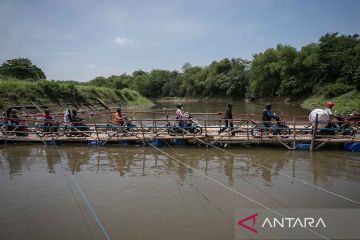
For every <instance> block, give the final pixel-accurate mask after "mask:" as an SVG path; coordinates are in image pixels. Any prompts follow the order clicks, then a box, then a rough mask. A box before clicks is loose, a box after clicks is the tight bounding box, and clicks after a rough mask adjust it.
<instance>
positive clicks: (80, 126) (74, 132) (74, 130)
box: [64, 118, 90, 137]
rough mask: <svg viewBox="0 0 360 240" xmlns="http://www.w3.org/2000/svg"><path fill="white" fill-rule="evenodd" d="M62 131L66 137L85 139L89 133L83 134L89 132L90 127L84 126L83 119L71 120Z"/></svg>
mask: <svg viewBox="0 0 360 240" xmlns="http://www.w3.org/2000/svg"><path fill="white" fill-rule="evenodd" d="M64 131H65V135H66V136H67V137H75V136H77V137H86V136H88V135H89V134H90V133H84V132H88V131H90V127H88V126H87V125H86V123H85V120H84V119H81V118H78V119H75V120H73V121H72V122H71V124H70V125H68V126H65V129H64Z"/></svg>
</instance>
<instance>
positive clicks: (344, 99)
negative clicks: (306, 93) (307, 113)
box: [301, 90, 360, 114]
mask: <svg viewBox="0 0 360 240" xmlns="http://www.w3.org/2000/svg"><path fill="white" fill-rule="evenodd" d="M330 100H331V101H333V102H334V103H335V107H334V109H335V111H336V112H337V113H339V114H351V113H358V112H359V111H360V93H359V92H358V91H356V90H353V91H350V92H348V93H345V94H343V95H340V96H338V97H334V98H332V99H328V98H325V97H324V96H322V95H318V96H312V97H310V98H308V99H306V100H305V101H304V102H303V103H302V104H301V106H302V107H303V108H305V109H309V110H312V109H315V108H324V106H326V102H328V101H330Z"/></svg>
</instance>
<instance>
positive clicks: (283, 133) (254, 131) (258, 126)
mask: <svg viewBox="0 0 360 240" xmlns="http://www.w3.org/2000/svg"><path fill="white" fill-rule="evenodd" d="M270 133H272V135H278V136H280V137H282V138H288V137H289V136H290V135H291V130H290V128H289V127H288V126H287V125H286V124H285V122H282V121H280V119H279V118H276V123H275V124H274V125H272V126H271V123H270V127H269V126H267V124H266V123H262V122H261V123H258V122H253V126H252V127H251V135H252V136H253V137H255V138H259V137H261V136H263V135H264V134H265V135H269V134H270Z"/></svg>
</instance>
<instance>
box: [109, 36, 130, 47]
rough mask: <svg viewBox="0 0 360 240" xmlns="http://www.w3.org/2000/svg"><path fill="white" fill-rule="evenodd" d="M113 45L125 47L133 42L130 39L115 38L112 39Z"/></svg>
mask: <svg viewBox="0 0 360 240" xmlns="http://www.w3.org/2000/svg"><path fill="white" fill-rule="evenodd" d="M113 43H114V44H117V45H119V46H125V45H130V44H133V43H134V41H133V40H131V39H128V38H126V37H120V36H117V37H115V38H114V40H113Z"/></svg>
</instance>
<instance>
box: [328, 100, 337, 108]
mask: <svg viewBox="0 0 360 240" xmlns="http://www.w3.org/2000/svg"><path fill="white" fill-rule="evenodd" d="M326 106H327V107H328V108H332V107H333V106H335V103H333V102H332V101H329V102H327V103H326Z"/></svg>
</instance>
